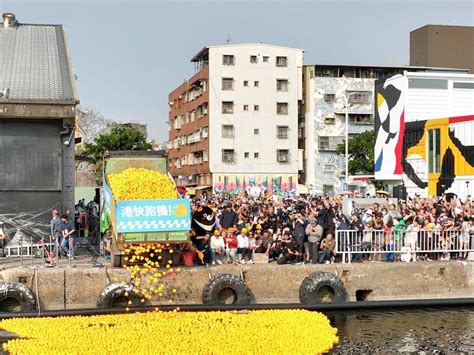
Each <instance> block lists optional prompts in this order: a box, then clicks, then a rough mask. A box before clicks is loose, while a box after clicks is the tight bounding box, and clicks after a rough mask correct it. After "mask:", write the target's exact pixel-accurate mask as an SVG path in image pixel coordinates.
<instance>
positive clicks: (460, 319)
mask: <svg viewBox="0 0 474 355" xmlns="http://www.w3.org/2000/svg"><path fill="white" fill-rule="evenodd" d="M326 315H327V316H328V317H329V319H330V320H331V323H332V325H333V326H335V327H337V328H338V335H339V338H340V342H339V344H338V345H337V346H336V347H335V348H334V349H333V350H332V353H333V354H347V353H353V354H366V353H385V354H386V353H399V352H402V353H404V352H405V353H417V354H424V353H425V354H433V353H441V354H446V353H455V354H472V353H474V307H469V308H446V309H441V308H436V309H430V308H423V309H418V310H416V309H404V310H400V309H386V310H377V311H353V312H348V311H344V312H342V311H340V312H327V313H326ZM2 335H3V337H2ZM315 336H317V334H315ZM10 337H11V334H6V333H3V334H2V332H1V331H0V354H4V353H3V352H2V350H1V344H2V342H4V341H8V339H9V338H10ZM2 338H3V339H2ZM124 350H126V349H124Z"/></svg>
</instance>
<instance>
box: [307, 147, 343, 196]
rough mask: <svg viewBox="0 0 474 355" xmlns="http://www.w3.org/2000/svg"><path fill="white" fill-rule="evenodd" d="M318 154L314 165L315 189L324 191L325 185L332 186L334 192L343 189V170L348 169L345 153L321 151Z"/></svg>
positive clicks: (320, 191)
mask: <svg viewBox="0 0 474 355" xmlns="http://www.w3.org/2000/svg"><path fill="white" fill-rule="evenodd" d="M318 156H319V158H318V159H317V160H316V162H315V163H316V164H315V167H314V168H315V175H314V177H315V184H314V187H315V191H319V193H322V192H324V186H332V187H333V189H334V192H337V191H340V190H342V189H343V182H344V177H343V176H342V175H341V172H343V171H345V169H346V164H345V158H344V154H336V153H335V152H319V155H318Z"/></svg>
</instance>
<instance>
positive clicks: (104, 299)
mask: <svg viewBox="0 0 474 355" xmlns="http://www.w3.org/2000/svg"><path fill="white" fill-rule="evenodd" d="M136 290H137V288H136V287H135V286H134V285H133V284H131V283H128V284H125V285H122V284H121V283H119V282H115V283H111V284H108V285H107V286H106V287H105V288H104V290H103V291H102V292H101V294H100V295H99V298H98V299H97V308H115V307H116V308H119V307H128V306H130V305H129V304H128V302H129V301H132V304H131V306H132V307H138V306H148V305H149V304H150V301H148V300H145V302H142V301H141V300H142V297H140V295H139V294H138V293H136V292H135V291H136Z"/></svg>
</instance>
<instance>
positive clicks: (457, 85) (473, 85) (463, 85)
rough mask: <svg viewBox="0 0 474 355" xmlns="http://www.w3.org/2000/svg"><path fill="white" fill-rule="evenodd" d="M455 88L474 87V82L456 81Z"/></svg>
mask: <svg viewBox="0 0 474 355" xmlns="http://www.w3.org/2000/svg"><path fill="white" fill-rule="evenodd" d="M453 89H474V83H466V82H454V83H453Z"/></svg>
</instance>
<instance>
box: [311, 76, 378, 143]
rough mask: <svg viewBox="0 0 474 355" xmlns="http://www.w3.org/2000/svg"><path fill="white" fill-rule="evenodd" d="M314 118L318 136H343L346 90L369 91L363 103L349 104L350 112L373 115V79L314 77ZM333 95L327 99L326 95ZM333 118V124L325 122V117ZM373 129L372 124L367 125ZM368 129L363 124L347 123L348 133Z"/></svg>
mask: <svg viewBox="0 0 474 355" xmlns="http://www.w3.org/2000/svg"><path fill="white" fill-rule="evenodd" d="M314 80H315V81H314V86H315V93H314V98H315V100H314V103H315V106H314V120H315V127H314V128H315V131H316V133H318V134H319V135H320V136H343V135H344V134H345V127H346V126H345V124H346V123H345V116H344V113H345V101H344V95H345V94H346V92H347V91H360V92H369V93H370V95H369V100H368V101H367V102H366V103H364V104H351V106H350V108H349V113H350V114H355V115H357V114H360V115H373V111H374V109H373V102H372V101H373V98H372V93H373V92H374V80H373V79H359V78H329V77H328V78H325V77H323V78H315V79H314ZM327 94H329V95H334V99H333V100H327V99H326V95H327ZM332 117H333V118H334V124H326V123H325V119H326V118H332ZM369 126H370V129H373V126H372V125H369ZM367 129H368V127H367V126H365V125H349V134H358V133H362V132H365V131H366V130H367Z"/></svg>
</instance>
